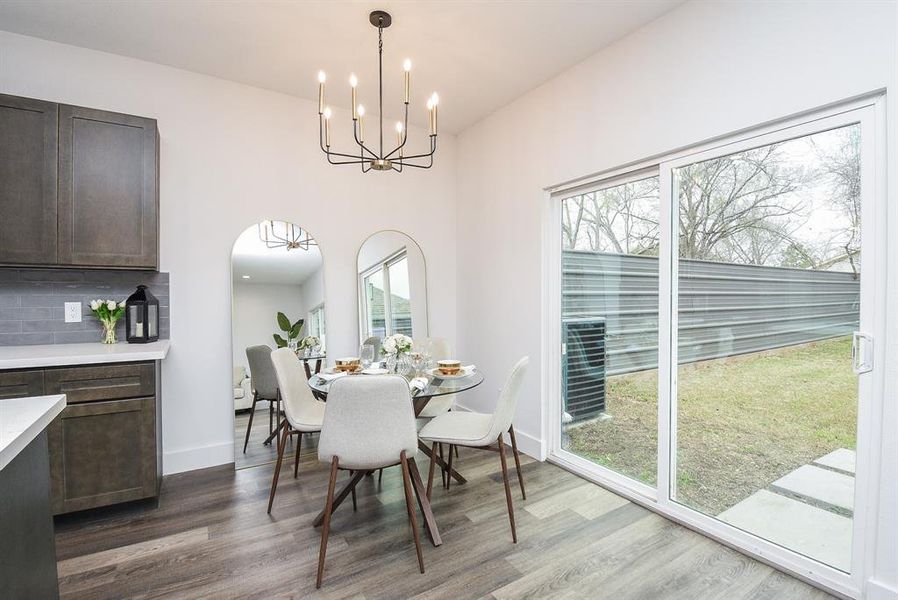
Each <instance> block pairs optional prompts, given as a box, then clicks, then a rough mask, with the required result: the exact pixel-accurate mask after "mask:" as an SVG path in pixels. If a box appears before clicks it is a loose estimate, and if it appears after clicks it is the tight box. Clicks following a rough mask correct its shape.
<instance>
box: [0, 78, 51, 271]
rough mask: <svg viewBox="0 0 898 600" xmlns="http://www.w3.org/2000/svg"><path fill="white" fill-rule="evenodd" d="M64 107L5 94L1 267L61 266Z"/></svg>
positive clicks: (0, 145)
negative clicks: (59, 163)
mask: <svg viewBox="0 0 898 600" xmlns="http://www.w3.org/2000/svg"><path fill="white" fill-rule="evenodd" d="M57 124H58V105H57V104H54V103H52V102H43V101H41V100H32V99H30V98H18V97H16V96H6V95H3V94H0V216H2V218H0V264H23V265H28V264H36V265H51V264H53V263H55V262H56V158H57V157H56V141H57Z"/></svg>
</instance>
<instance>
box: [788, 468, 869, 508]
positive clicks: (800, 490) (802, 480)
mask: <svg viewBox="0 0 898 600" xmlns="http://www.w3.org/2000/svg"><path fill="white" fill-rule="evenodd" d="M770 488H771V489H772V490H774V491H777V492H780V493H786V494H795V495H797V496H800V497H802V498H804V499H807V500H808V501H809V502H810V503H811V504H814V505H816V506H819V507H821V508H832V509H834V510H836V511H837V512H838V511H842V512H848V513H849V514H850V513H851V512H852V511H853V510H854V477H851V476H849V475H843V474H842V473H836V472H835V471H830V470H829V469H821V468H820V467H815V466H813V465H803V466H801V467H798V468H797V469H795V470H794V471H792V472H791V473H789V474H787V475H784V476H783V477H780V478H779V479H777V480H776V481H774V482H773V483H772V484H771V485H770Z"/></svg>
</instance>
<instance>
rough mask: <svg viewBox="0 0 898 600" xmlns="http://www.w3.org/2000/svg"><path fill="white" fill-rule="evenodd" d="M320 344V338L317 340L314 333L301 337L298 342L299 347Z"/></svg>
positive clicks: (313, 346) (310, 346)
mask: <svg viewBox="0 0 898 600" xmlns="http://www.w3.org/2000/svg"><path fill="white" fill-rule="evenodd" d="M320 345H321V340H319V339H318V338H317V337H315V336H314V335H309V336H306V337H304V338H302V341H301V342H300V343H299V347H300V348H315V347H316V346H320Z"/></svg>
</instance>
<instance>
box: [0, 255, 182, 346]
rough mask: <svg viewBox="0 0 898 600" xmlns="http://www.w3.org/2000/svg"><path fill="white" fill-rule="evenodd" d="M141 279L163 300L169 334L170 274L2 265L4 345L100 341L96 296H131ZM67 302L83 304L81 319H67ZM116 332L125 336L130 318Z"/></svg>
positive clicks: (0, 334)
mask: <svg viewBox="0 0 898 600" xmlns="http://www.w3.org/2000/svg"><path fill="white" fill-rule="evenodd" d="M141 283H142V284H144V285H146V286H147V287H148V288H149V289H150V291H151V292H152V293H153V295H154V296H156V297H157V298H158V299H159V337H160V339H168V337H169V329H170V326H169V323H170V307H169V290H168V273H154V272H149V271H96V270H87V269H85V270H77V269H13V268H0V346H25V345H31V344H73V343H78V342H99V341H100V336H101V335H102V330H101V327H100V323H99V321H97V319H96V317H94V316H93V313H91V312H90V301H91V300H93V299H95V298H104V299H113V300H125V299H126V298H127V297H128V296H130V295H131V294H132V293H134V290H135V289H137V285H138V284H141ZM65 302H80V303H81V322H80V323H66V322H65V316H64V308H63V305H64V303H65ZM116 336H117V337H118V339H119V340H122V341H124V339H125V319H124V318H122V319H120V320H119V322H118V327H117V328H116Z"/></svg>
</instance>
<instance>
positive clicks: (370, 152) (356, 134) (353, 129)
mask: <svg viewBox="0 0 898 600" xmlns="http://www.w3.org/2000/svg"><path fill="white" fill-rule="evenodd" d="M352 137H354V138H355V143H356V144H358V145H359V148H362V149H363V150H365V152H367V153H368V154H370V155H371V156H370V157H367V158H373V159H379V158H380V157H379V156H378V155H377V154H375V153H374V152H372V151H371V149H370V148H369V147H368V146H366V145H365V144H363V143H362V141H361V140H359V134H358V130H357V129H356V120H355V119H353V120H352Z"/></svg>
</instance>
